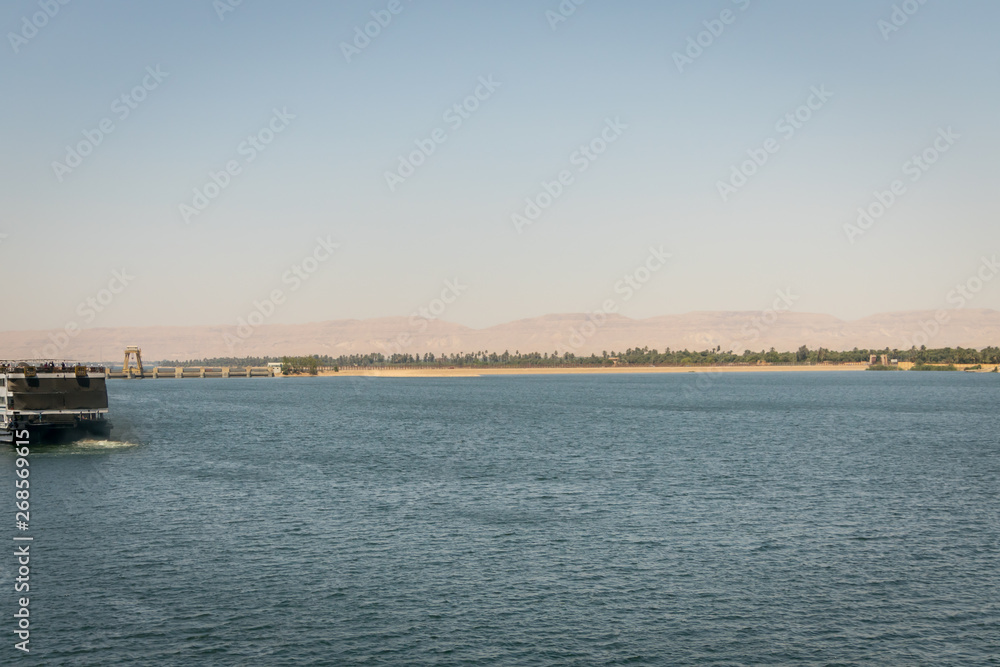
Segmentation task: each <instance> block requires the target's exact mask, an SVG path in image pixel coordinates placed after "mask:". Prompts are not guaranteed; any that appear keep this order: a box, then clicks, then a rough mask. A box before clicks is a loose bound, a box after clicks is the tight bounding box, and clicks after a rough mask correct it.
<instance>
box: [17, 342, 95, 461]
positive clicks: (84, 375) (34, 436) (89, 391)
mask: <svg viewBox="0 0 1000 667" xmlns="http://www.w3.org/2000/svg"><path fill="white" fill-rule="evenodd" d="M106 376H107V373H106V371H105V368H104V367H103V366H84V365H81V364H66V363H65V362H57V361H0V443H14V442H23V441H25V440H28V442H29V443H30V444H45V443H65V442H72V441H74V440H80V439H82V438H88V437H93V438H107V437H109V436H110V435H111V422H110V421H108V389H107V384H106ZM26 434H27V438H26V437H25V435H26Z"/></svg>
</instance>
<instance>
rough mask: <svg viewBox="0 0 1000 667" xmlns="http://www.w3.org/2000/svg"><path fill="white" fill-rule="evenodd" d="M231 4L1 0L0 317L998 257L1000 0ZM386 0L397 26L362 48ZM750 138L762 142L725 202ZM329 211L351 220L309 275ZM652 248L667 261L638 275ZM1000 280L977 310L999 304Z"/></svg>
mask: <svg viewBox="0 0 1000 667" xmlns="http://www.w3.org/2000/svg"><path fill="white" fill-rule="evenodd" d="M232 1H235V0H232ZM229 2H230V0H218V1H217V2H214V3H213V1H212V0H183V1H172V2H165V1H164V2H125V1H115V0H104V1H100V2H84V1H83V0H74V1H71V2H68V4H65V5H61V4H59V3H58V1H57V0H42V1H41V2H39V1H38V0H34V1H27V0H10V1H8V2H5V3H3V6H2V8H0V27H2V29H3V32H4V33H5V38H4V44H3V46H2V47H0V53H2V55H0V90H2V95H3V103H2V104H0V122H2V126H3V128H4V129H3V137H4V138H3V142H2V158H0V183H2V185H0V187H2V204H3V207H2V215H0V234H3V235H4V236H2V237H0V259H2V264H0V265H2V266H3V274H2V275H3V278H4V284H5V285H6V286H7V288H8V289H7V295H8V299H7V302H8V305H9V306H12V307H10V308H7V309H5V314H4V315H3V320H2V323H0V329H44V328H58V327H62V326H63V325H64V324H66V323H67V322H69V321H77V322H79V324H80V325H81V326H125V325H159V324H233V323H235V322H236V321H237V319H238V318H239V317H245V316H246V315H247V314H248V313H249V312H251V310H252V309H253V308H254V301H255V300H256V301H258V302H260V301H262V300H263V299H265V298H267V297H268V296H269V295H270V294H271V293H272V292H273V291H274V290H280V291H281V296H282V297H283V299H282V303H281V304H279V306H278V308H277V309H276V310H275V312H274V314H273V315H272V316H271V317H270V318H269V320H268V321H269V322H275V323H280V322H285V323H291V322H307V321H317V320H327V319H344V318H369V317H380V316H394V315H408V314H410V313H411V312H413V311H415V310H416V309H418V308H420V307H424V306H426V305H427V304H429V303H432V301H433V299H435V298H436V297H439V296H440V295H441V293H442V290H444V289H446V287H445V281H446V280H454V279H457V280H458V281H459V283H460V284H461V285H462V286H463V289H462V290H461V291H462V293H461V296H460V297H459V298H457V299H456V300H455V302H454V303H453V304H452V305H450V306H449V307H448V309H447V311H446V312H445V313H444V314H443V318H444V319H447V320H451V321H454V322H459V323H463V324H467V325H471V326H477V327H478V326H486V325H491V324H496V323H500V322H504V321H509V320H513V319H518V318H523V317H531V316H536V315H541V314H546V313H553V312H584V311H590V310H593V309H596V308H599V307H600V306H601V304H602V302H604V301H605V300H607V299H608V298H609V297H612V298H616V299H618V301H619V303H620V305H621V312H622V313H623V314H626V315H629V316H632V317H648V316H655V315H662V314H669V313H683V312H687V311H691V310H760V309H763V308H765V307H767V306H768V305H770V304H771V303H772V301H773V300H774V293H775V290H777V289H785V288H791V290H792V291H793V292H794V293H795V294H796V295H797V296H798V297H799V300H798V301H797V302H796V304H795V309H796V310H797V311H801V312H821V313H830V314H833V315H836V316H839V317H844V318H856V317H860V316H864V315H867V314H871V313H875V312H881V311H894V310H909V309H936V308H941V307H946V306H948V305H949V304H948V302H947V300H946V299H947V296H948V294H949V292H950V291H951V290H952V289H954V287H955V285H956V284H958V283H965V282H966V281H967V280H968V279H969V278H970V277H972V276H974V275H975V274H976V271H977V268H978V267H979V266H980V264H981V262H982V258H983V256H986V257H992V256H993V254H994V253H998V252H1000V229H998V225H997V210H998V204H997V202H998V199H997V184H996V177H997V174H998V167H997V155H998V150H1000V130H998V125H997V118H998V111H1000V104H998V102H1000V94H998V91H1000V87H998V78H1000V41H998V40H997V38H996V26H997V24H998V22H1000V4H997V3H996V2H989V1H987V0H981V1H974V0H970V1H968V2H947V3H946V2H943V1H940V0H928V1H927V2H926V3H925V4H920V3H919V2H917V0H909V2H907V3H901V2H896V3H895V6H896V8H897V9H895V10H894V2H892V0H885V1H877V0H864V1H852V0H847V1H838V2H803V1H801V0H794V1H793V0H771V1H769V2H764V1H763V0H749V2H748V1H747V0H739V1H738V2H734V1H732V0H713V1H710V2H685V3H675V2H653V1H651V0H650V1H638V0H637V1H631V2H630V1H619V2H609V1H606V0H587V1H586V2H584V3H583V4H582V5H579V6H575V5H574V4H572V3H571V0H566V2H564V3H563V7H564V9H565V8H569V7H575V11H574V12H573V13H572V14H571V15H570V16H569V17H568V18H567V19H566V20H565V21H560V22H558V23H555V22H554V21H553V19H552V17H553V16H555V15H556V14H548V15H547V12H559V7H560V3H559V1H558V0H548V1H538V2H526V1H517V2H468V1H467V2H459V1H457V0H454V1H443V0H442V1H436V0H412V1H411V0H399V3H398V6H397V5H396V3H393V2H390V1H389V0H375V1H364V2H336V3H334V2H266V1H265V0H243V2H242V3H240V4H239V5H238V6H235V7H232V6H230V4H228V3H229ZM904 5H906V6H905V7H904ZM46 7H48V12H49V13H50V14H54V15H52V16H51V17H50V16H48V15H46V14H45V13H44V12H45V8H46ZM390 8H392V9H397V10H398V13H396V14H392V13H391V12H389V9H390ZM224 9H231V10H232V11H223V10H224ZM904 10H909V11H910V12H911V13H910V14H907V13H906V12H905V11H904ZM894 11H895V20H896V23H898V24H901V25H899V26H898V27H899V29H898V30H892V31H889V29H888V28H887V27H886V26H892V27H893V28H895V27H897V26H895V25H893V23H892V21H893V14H894ZM372 12H375V13H376V15H375V16H376V17H377V18H379V17H380V18H382V20H383V22H385V19H386V17H391V22H389V23H388V25H386V26H384V27H381V26H378V30H376V24H371V25H369V26H368V30H369V32H371V33H376V32H377V33H378V34H377V36H376V37H374V38H370V42H369V43H368V44H367V45H365V42H364V41H363V40H361V39H358V44H360V45H362V46H363V47H364V48H357V51H356V52H352V53H349V54H347V55H345V53H344V47H343V44H344V43H347V44H351V43H353V42H354V41H355V39H356V38H357V32H356V29H357V30H360V31H361V32H363V31H364V30H365V27H366V24H369V23H370V22H372V21H374V20H376V19H375V18H373V15H372ZM723 12H729V13H725V14H724V13H723ZM567 13H568V11H567ZM720 16H721V17H722V18H723V19H725V20H726V21H728V24H726V23H724V22H723V21H722V20H719V21H717V19H720ZM560 18H561V16H560ZM903 18H905V19H906V20H905V22H904V21H903ZM880 21H883V23H882V24H881V27H880V24H879V22H880ZM706 22H708V23H707V25H706ZM38 25H41V27H37V26H38ZM711 30H714V31H715V32H716V33H718V34H717V35H713V34H711V32H710V31H711ZM699 33H703V34H701V35H700V36H699ZM699 39H700V40H701V42H702V43H703V44H707V46H704V47H701V53H700V54H699V52H698V48H695V47H691V44H692V43H696V42H697V41H698V40H699ZM689 40H693V42H692V41H689ZM689 48H690V49H691V50H690V52H689V53H690V55H692V56H697V57H692V58H691V61H690V62H681V67H678V60H677V57H676V56H675V53H682V54H683V53H684V52H685V51H686V50H687V49H689ZM348 60H350V62H348ZM151 71H152V72H156V73H157V74H156V76H153V75H152V74H150V73H149V72H151ZM481 81H488V82H489V81H491V82H492V83H491V84H490V85H489V86H488V87H487V86H486V85H484V84H482V83H480V82H481ZM137 87H139V88H138V89H137ZM477 87H478V92H479V94H480V97H481V98H484V99H482V100H469V102H468V103H467V104H468V107H470V108H472V107H478V108H475V110H474V111H468V112H465V111H463V114H464V115H465V116H467V117H464V118H463V117H462V116H460V115H458V114H457V113H456V112H454V111H452V112H450V113H449V111H448V110H449V109H451V108H452V107H454V105H456V104H462V103H463V100H465V99H466V98H467V97H469V96H470V95H473V94H474V93H475V92H476V91H477ZM814 90H818V91H821V92H822V93H823V95H822V98H821V97H817V96H815V94H814V93H813V92H812V91H814ZM132 91H135V92H134V93H133V92H132ZM827 94H829V97H827ZM123 95H125V96H126V98H125V100H124V101H123V100H122V99H121V97H122V96H123ZM811 95H813V97H812V98H810V96H811ZM823 98H825V99H823ZM116 100H117V101H116ZM807 102H811V103H812V104H813V107H814V108H813V109H811V110H806V109H802V108H800V107H802V105H804V104H807ZM133 107H134V108H133ZM275 110H277V112H278V115H277V116H275ZM797 111H798V113H799V114H800V119H802V118H808V119H807V120H805V121H804V122H800V121H796V122H795V124H796V125H798V127H797V128H796V127H793V126H792V125H791V124H782V125H779V124H778V122H779V120H781V119H782V118H783V117H784V116H785V115H786V114H793V115H794V114H795V113H796V112H797ZM126 114H127V115H126ZM289 116H294V118H291V117H289ZM459 121H460V123H459ZM102 123H103V124H104V125H103V126H104V128H109V127H110V128H113V130H112V131H111V132H110V133H105V132H102V131H101V130H100V128H101V127H102ZM608 123H611V125H616V126H617V128H618V129H616V130H610V129H609V130H607V131H605V128H608V127H610V126H609V125H608ZM949 128H950V132H951V138H950V139H948V140H945V139H943V138H941V137H943V136H944V135H942V134H940V132H942V131H943V132H944V133H945V134H947V133H948V132H949ZM274 130H280V131H279V132H274ZM435 131H437V134H436V136H437V138H438V139H440V138H442V137H443V138H445V139H446V140H445V141H444V142H443V143H439V144H435V149H434V152H433V154H431V155H430V156H428V157H426V158H425V159H424V160H423V164H422V165H420V166H419V167H418V168H417V169H416V170H415V172H414V173H413V174H412V175H411V176H408V177H407V178H405V180H404V181H403V182H402V183H399V182H396V183H395V184H394V187H393V188H390V186H389V184H387V178H386V172H393V171H395V170H397V168H398V167H399V156H400V155H404V156H408V155H409V154H410V153H411V152H413V151H414V150H417V146H416V144H415V142H417V141H423V142H425V145H429V144H427V143H426V142H427V141H430V142H431V143H434V140H433V138H432V137H433V136H435ZM602 132H604V133H605V135H606V138H614V139H615V141H614V142H613V143H610V144H608V145H607V147H606V151H605V152H604V153H603V154H601V155H599V156H595V157H596V159H595V160H593V161H592V162H591V161H590V160H589V159H587V158H584V157H582V154H580V153H577V151H578V150H579V148H580V147H581V146H582V145H586V144H590V143H591V141H592V140H598V141H597V142H596V143H595V147H596V149H599V148H601V142H602V141H603V140H602V139H599V138H600V137H601V136H602ZM85 133H86V134H85ZM272 133H273V134H272ZM99 134H103V135H104V136H103V137H101V138H100V141H99V142H98V141H97V140H96V138H97V137H98V136H99ZM88 135H89V137H90V138H89V139H88V138H87V137H88ZM251 135H254V136H258V135H260V138H259V139H255V141H258V143H259V144H260V145H261V146H262V148H263V150H260V151H258V150H257V149H256V148H253V147H252V145H251V144H250V143H243V142H247V140H248V137H250V136H251ZM956 135H957V136H958V138H956ZM270 139H273V141H271V143H269V144H267V145H266V146H264V145H263V143H262V142H264V141H266V140H270ZM769 140H773V142H772V143H768V141H769ZM936 140H937V141H938V148H944V147H947V148H948V150H947V152H944V153H941V154H939V155H937V161H936V162H935V163H934V164H933V165H926V167H927V168H926V170H922V169H920V168H919V167H917V168H916V169H914V165H909V166H907V165H906V163H907V161H909V160H910V159H911V158H912V156H914V155H920V154H922V153H923V152H924V151H925V150H927V149H931V153H930V155H931V157H934V153H935V149H933V148H932V147H933V146H934V144H935V141H936ZM81 142H82V143H83V146H82V150H81V152H87V153H89V154H88V155H86V156H82V157H81V158H80V159H79V160H77V159H76V158H74V157H73V156H72V155H70V156H68V155H67V147H70V148H72V149H73V151H76V150H77V148H78V147H79V146H80V144H81ZM766 146H770V147H771V148H772V149H774V148H777V152H773V153H770V154H767V150H766ZM748 151H755V152H756V154H757V155H758V158H760V156H761V154H762V152H763V153H764V154H767V161H766V163H765V164H763V165H762V166H760V167H756V165H753V167H755V168H756V173H754V174H753V175H752V176H750V177H749V178H747V180H746V184H745V185H742V186H741V187H739V188H738V189H737V190H736V191H735V192H732V191H730V192H728V194H727V196H725V197H723V196H722V194H720V190H719V183H720V181H728V180H729V179H730V177H731V175H732V168H733V165H737V166H739V165H740V164H741V163H743V162H744V161H746V160H748V159H750V156H749V154H748ZM251 157H253V158H254V159H252V160H251V159H250V158H251ZM420 157H422V156H420ZM230 161H233V163H234V165H235V167H236V168H238V170H239V173H237V174H236V175H234V176H231V177H228V178H229V183H228V186H227V187H225V188H219V189H217V190H218V192H216V189H213V187H212V186H209V188H208V190H209V194H216V195H217V196H215V197H214V198H213V199H212V200H211V201H210V203H209V204H208V206H207V207H205V208H204V210H203V211H200V212H198V213H197V215H192V214H191V212H190V211H188V215H186V216H185V214H184V211H183V210H182V208H181V207H182V205H186V206H191V207H192V209H194V208H195V206H194V204H196V203H198V202H197V201H196V196H195V193H194V191H195V189H198V190H199V191H204V190H205V188H206V185H208V184H212V179H211V176H210V174H211V173H213V172H214V173H216V174H218V172H222V171H224V170H225V169H226V165H227V163H229V162H230ZM54 163H59V164H54ZM74 164H75V165H76V166H73V165H74ZM60 165H62V166H60ZM584 165H586V166H587V168H586V169H585V170H583V169H582V167H583V166H584ZM564 170H565V171H567V172H569V173H568V177H569V178H568V179H567V182H568V183H569V184H568V185H565V186H562V188H563V190H562V193H561V194H560V195H559V196H558V197H557V198H555V200H554V201H553V202H552V204H551V206H549V207H548V208H547V209H546V210H545V211H544V212H543V213H542V214H541V215H540V216H539V217H538V218H537V220H536V221H534V223H533V224H531V225H528V226H522V228H521V229H520V231H519V230H518V229H517V228H516V226H515V224H514V222H512V215H513V214H515V213H521V214H523V213H524V210H525V208H526V206H527V204H526V202H525V199H526V198H532V199H537V198H538V196H539V195H540V194H541V193H544V192H545V190H544V189H543V187H542V185H541V183H542V181H546V182H552V181H555V180H557V178H558V176H559V174H560V172H561V171H564ZM747 170H748V171H754V169H751V168H750V167H748V168H747ZM917 176H919V178H917ZM216 178H217V180H221V181H222V182H225V180H226V178H223V177H219V176H217V177H216ZM569 179H571V181H570V180H569ZM896 180H899V181H900V184H898V185H902V187H903V188H905V190H902V189H900V190H899V191H900V192H902V194H900V195H898V196H896V195H894V197H895V201H894V202H893V203H892V205H891V206H889V207H888V210H887V212H886V213H885V214H884V215H883V216H882V217H881V218H879V219H878V220H877V221H875V222H874V224H872V225H870V227H869V228H868V229H867V230H864V233H863V234H860V235H857V234H855V235H852V240H853V243H852V242H850V241H849V238H848V236H849V234H848V233H847V232H845V228H844V225H846V224H851V223H855V221H856V220H857V218H858V208H859V207H865V208H867V207H869V206H871V205H873V203H877V199H876V197H875V195H874V193H875V192H876V191H880V192H881V191H888V190H891V185H892V183H893V181H896ZM544 199H545V198H544V197H542V200H543V203H544ZM724 199H725V201H724ZM883 199H886V197H883ZM886 201H887V199H886ZM203 203H204V202H202V204H203ZM875 210H876V211H877V207H876V209H875ZM185 217H186V218H188V219H187V220H185ZM318 237H320V238H323V239H329V242H332V243H336V244H339V246H340V247H339V248H338V249H337V250H336V251H335V252H334V253H333V256H332V257H329V258H328V259H326V260H325V261H315V260H307V261H306V265H305V267H306V269H309V268H312V269H315V271H314V272H313V273H312V274H308V273H306V274H305V275H308V276H309V278H308V280H306V281H304V282H302V281H301V279H299V278H297V277H296V276H295V274H294V273H289V272H290V271H292V270H293V269H292V267H294V266H299V265H301V264H302V262H303V260H306V258H307V257H313V254H314V251H316V252H317V254H318V256H319V257H320V258H321V259H322V258H326V257H327V251H325V250H323V249H320V250H318V251H317V247H318V246H317V238H318ZM651 246H652V247H654V248H657V249H659V248H661V247H662V249H663V251H665V252H667V253H670V254H671V255H672V257H671V259H670V260H669V261H668V262H667V265H666V266H665V267H664V268H663V269H662V270H660V271H658V272H656V273H655V274H653V276H652V278H651V279H650V280H649V281H648V283H646V284H645V285H644V286H643V288H642V289H641V290H640V291H638V292H636V293H635V296H634V298H631V299H628V300H625V299H624V298H623V296H622V292H618V293H617V294H616V292H615V286H616V284H617V283H618V281H620V280H622V278H623V276H625V275H626V274H631V273H633V272H634V271H635V270H636V269H637V268H638V267H640V266H642V265H643V263H644V262H646V260H647V258H648V256H649V253H650V251H649V248H650V247H651ZM122 270H124V271H125V274H126V275H125V282H128V285H127V286H125V288H124V290H121V283H120V282H117V281H113V272H114V271H122ZM640 273H641V272H640ZM640 277H645V276H640ZM996 282H997V283H998V284H986V286H985V287H984V288H983V289H982V291H981V292H979V293H978V294H977V295H976V297H975V299H974V300H973V301H971V302H970V303H969V304H968V305H969V306H970V307H981V308H998V307H1000V280H998V281H996ZM109 283H110V286H111V287H113V288H114V289H116V290H120V292H121V293H119V294H116V295H115V296H114V298H113V299H112V300H111V302H110V303H108V304H107V305H105V306H102V307H101V312H100V313H97V312H96V310H94V313H93V314H90V313H89V310H88V308H89V307H81V305H80V304H84V303H86V300H87V299H88V298H91V299H97V298H99V297H100V295H101V294H102V292H101V290H102V289H106V288H107V287H108V286H109ZM107 296H108V293H107V292H105V293H104V297H105V300H107ZM952 305H954V304H952Z"/></svg>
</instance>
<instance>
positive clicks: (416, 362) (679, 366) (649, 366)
mask: <svg viewBox="0 0 1000 667" xmlns="http://www.w3.org/2000/svg"><path fill="white" fill-rule="evenodd" d="M873 357H874V358H875V359H877V360H880V361H879V362H878V363H874V364H872V363H870V361H871V360H872V358H873ZM883 358H884V360H886V361H888V360H891V362H889V363H886V364H883V363H881V360H883ZM268 363H281V370H282V375H286V376H301V375H305V376H330V375H344V376H347V375H368V376H395V377H418V376H424V377H428V376H438V377H447V376H478V375H515V374H559V373H570V374H576V373H677V372H691V373H694V372H705V371H712V372H747V371H771V372H773V371H848V370H873V371H898V370H919V371H959V370H969V371H974V372H997V367H998V365H1000V348H997V347H987V348H984V349H982V350H977V349H972V348H961V347H959V348H949V347H946V348H938V349H927V348H923V347H922V348H920V349H916V348H912V349H910V350H889V349H885V350H859V349H857V348H855V349H853V350H850V351H834V350H827V349H825V348H819V349H816V350H810V349H809V348H808V347H806V346H805V345H803V346H801V347H800V348H799V349H798V350H796V351H794V352H778V351H776V350H775V349H774V348H771V349H770V350H769V351H764V350H761V351H760V352H753V351H751V350H746V351H744V352H743V353H742V354H734V353H732V352H724V351H722V350H721V348H720V347H716V348H714V349H710V350H703V351H701V352H692V351H689V350H676V351H672V350H670V349H667V350H665V351H663V352H660V351H658V350H655V349H649V348H648V347H644V348H629V349H628V350H626V351H624V352H614V351H611V352H607V351H606V352H603V353H602V354H601V355H596V354H592V355H590V356H577V355H575V354H573V353H571V352H567V353H564V354H562V355H560V354H559V353H558V352H557V351H553V352H552V353H551V354H549V353H539V352H530V353H521V352H520V351H519V350H516V351H515V352H514V353H511V352H509V351H504V352H503V353H496V352H489V351H479V352H474V353H457V354H444V355H435V354H433V353H424V354H409V353H395V354H384V353H381V352H375V353H370V354H364V355H341V356H339V357H331V356H328V355H310V356H298V357H291V356H284V357H243V358H235V357H216V358H211V359H197V360H190V361H173V360H164V361H161V362H160V363H159V364H157V365H161V366H175V367H191V366H194V367H199V366H201V367H218V366H231V367H241V366H257V367H259V366H266V365H267V364H268Z"/></svg>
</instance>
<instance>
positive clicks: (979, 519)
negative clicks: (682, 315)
mask: <svg viewBox="0 0 1000 667" xmlns="http://www.w3.org/2000/svg"><path fill="white" fill-rule="evenodd" d="M706 379H707V380H708V381H706ZM109 393H110V397H111V410H112V418H113V421H114V422H115V424H116V428H115V432H114V438H115V439H114V441H90V442H83V443H79V444H76V445H72V446H63V447H49V448H36V449H35V450H34V451H33V452H32V454H31V456H30V469H31V492H32V494H31V519H32V522H31V531H32V535H33V536H34V542H33V543H32V547H31V553H32V559H31V581H30V586H31V590H30V600H31V601H30V610H31V628H32V630H31V640H30V647H31V653H30V654H29V655H27V656H22V655H21V654H20V652H19V651H16V650H15V649H14V648H13V643H14V641H16V638H15V635H14V634H13V629H14V626H15V619H13V617H12V614H13V612H14V611H15V609H16V606H15V605H16V598H17V597H18V595H17V594H15V593H14V592H13V579H14V577H15V576H16V568H17V563H16V561H15V558H14V556H13V555H11V552H12V551H13V548H11V549H10V550H8V556H6V557H3V558H2V559H0V576H2V588H3V590H6V591H8V592H7V594H6V595H5V596H4V600H5V601H4V602H3V608H4V609H7V610H8V611H9V612H10V613H5V614H4V616H5V617H6V618H7V619H8V620H7V621H5V622H3V623H4V624H6V626H7V627H5V628H3V627H0V630H2V635H0V636H6V637H7V645H6V646H2V647H0V664H14V661H15V660H17V661H18V664H40V665H42V664H44V665H126V664H127V665H355V664H359V665H360V664H364V665H395V664H436V665H496V664H526V665H617V664H632V665H644V664H650V665H760V664H768V665H781V664H787V665H945V664H947V665H987V664H994V665H996V664H1000V657H998V656H1000V589H998V584H1000V521H998V517H1000V438H998V435H997V411H998V406H1000V377H998V376H997V375H988V374H984V375H973V374H961V373H856V372H851V373H848V372H845V373H838V372H823V373H776V374H761V373H742V374H730V375H723V376H706V377H703V378H702V380H701V382H698V381H697V379H696V376H694V375H688V374H669V375H666V374H664V375H654V374H650V375H616V376H590V375H583V376H516V377H485V378H455V379H439V378H428V379H389V378H377V379H369V378H336V377H335V378H308V379H306V378H302V379H250V380H247V379H226V380H210V379H206V380H155V381H154V380H143V381H113V382H110V383H109ZM0 462H2V465H3V470H4V472H3V478H4V488H5V489H7V493H6V494H5V495H4V497H6V498H9V499H10V500H9V503H10V505H11V507H9V510H10V516H9V520H10V532H11V534H16V531H15V530H14V524H13V512H14V508H13V497H14V479H15V476H14V456H13V453H12V452H9V451H4V452H2V454H0ZM0 625H2V624H0Z"/></svg>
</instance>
